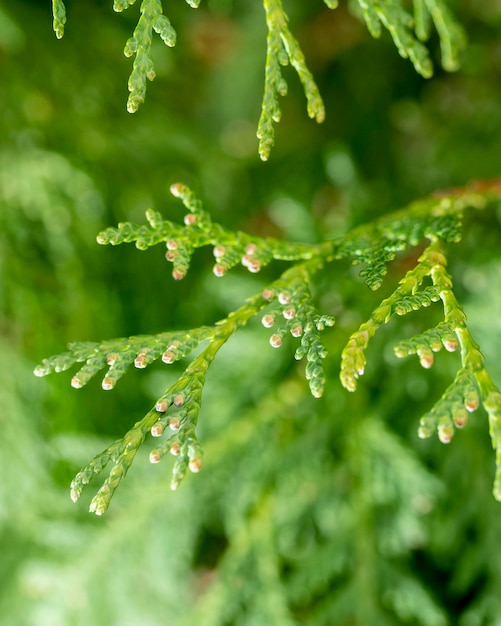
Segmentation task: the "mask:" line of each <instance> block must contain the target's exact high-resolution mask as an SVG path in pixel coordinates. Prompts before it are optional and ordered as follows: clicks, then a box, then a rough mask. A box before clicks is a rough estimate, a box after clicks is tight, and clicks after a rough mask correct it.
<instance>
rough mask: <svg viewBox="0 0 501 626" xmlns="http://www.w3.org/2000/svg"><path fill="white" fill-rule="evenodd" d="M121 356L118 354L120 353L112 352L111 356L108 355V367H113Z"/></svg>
mask: <svg viewBox="0 0 501 626" xmlns="http://www.w3.org/2000/svg"><path fill="white" fill-rule="evenodd" d="M119 356H120V355H119V354H118V352H110V353H109V354H107V355H106V363H107V364H108V365H113V364H114V363H115V362H116V360H117V359H118V357H119Z"/></svg>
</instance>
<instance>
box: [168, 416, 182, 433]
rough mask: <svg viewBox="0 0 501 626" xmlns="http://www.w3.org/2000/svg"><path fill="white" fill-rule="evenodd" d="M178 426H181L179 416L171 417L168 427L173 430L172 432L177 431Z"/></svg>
mask: <svg viewBox="0 0 501 626" xmlns="http://www.w3.org/2000/svg"><path fill="white" fill-rule="evenodd" d="M180 427H181V423H180V421H179V418H178V417H171V419H170V421H169V428H170V429H171V430H173V431H174V432H177V431H178V430H179V428H180Z"/></svg>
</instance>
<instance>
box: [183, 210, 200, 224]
mask: <svg viewBox="0 0 501 626" xmlns="http://www.w3.org/2000/svg"><path fill="white" fill-rule="evenodd" d="M184 223H185V224H186V226H195V224H196V223H197V216H196V215H195V214H194V213H187V214H186V215H185V216H184Z"/></svg>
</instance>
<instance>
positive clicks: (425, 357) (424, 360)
mask: <svg viewBox="0 0 501 626" xmlns="http://www.w3.org/2000/svg"><path fill="white" fill-rule="evenodd" d="M418 355H419V362H420V363H421V367H424V368H425V369H430V367H431V366H432V365H433V361H434V358H433V354H432V353H431V352H422V353H421V354H419V352H418Z"/></svg>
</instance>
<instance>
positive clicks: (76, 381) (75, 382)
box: [71, 376, 84, 389]
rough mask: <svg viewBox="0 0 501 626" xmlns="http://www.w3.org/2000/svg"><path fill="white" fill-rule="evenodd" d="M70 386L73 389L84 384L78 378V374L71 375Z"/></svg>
mask: <svg viewBox="0 0 501 626" xmlns="http://www.w3.org/2000/svg"><path fill="white" fill-rule="evenodd" d="M71 386H72V387H74V388H75V389H81V388H82V387H83V386H84V384H83V382H82V381H81V380H80V378H78V376H73V378H72V379H71Z"/></svg>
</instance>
